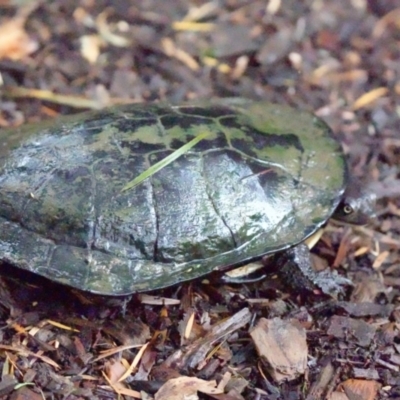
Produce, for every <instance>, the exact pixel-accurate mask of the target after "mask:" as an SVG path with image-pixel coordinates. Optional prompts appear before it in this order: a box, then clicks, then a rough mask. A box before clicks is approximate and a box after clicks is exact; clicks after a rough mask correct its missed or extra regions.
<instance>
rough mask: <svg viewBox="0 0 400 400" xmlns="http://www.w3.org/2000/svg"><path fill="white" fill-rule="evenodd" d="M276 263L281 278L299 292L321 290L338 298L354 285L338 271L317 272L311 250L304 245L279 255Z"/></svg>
mask: <svg viewBox="0 0 400 400" xmlns="http://www.w3.org/2000/svg"><path fill="white" fill-rule="evenodd" d="M275 263H276V265H275V267H276V270H277V273H278V275H279V277H280V278H281V279H282V280H284V281H285V282H287V283H288V284H289V285H290V286H291V287H293V288H294V289H297V290H299V292H301V291H304V290H306V291H314V290H315V289H320V290H321V291H322V292H323V293H324V294H327V295H329V296H332V297H335V298H336V297H337V296H338V294H341V293H343V291H344V287H345V286H352V285H353V283H352V282H351V281H350V280H349V279H347V278H344V277H342V276H340V275H339V274H338V273H337V272H336V271H330V270H329V269H326V270H324V271H320V272H317V271H315V270H314V268H313V266H312V261H311V257H310V250H309V248H308V247H307V245H306V244H304V243H301V244H299V245H297V246H295V247H293V248H292V249H289V250H287V251H285V252H284V253H283V254H282V253H281V254H279V255H277V256H276V260H275Z"/></svg>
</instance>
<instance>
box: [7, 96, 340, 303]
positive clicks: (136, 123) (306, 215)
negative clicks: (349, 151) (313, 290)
mask: <svg viewBox="0 0 400 400" xmlns="http://www.w3.org/2000/svg"><path fill="white" fill-rule="evenodd" d="M204 132H209V133H210V134H209V135H208V136H207V137H206V138H205V139H203V140H201V141H200V142H199V143H198V144H196V145H195V146H194V147H192V148H191V149H190V150H189V151H187V152H186V153H185V154H183V155H182V156H180V157H179V158H178V159H177V160H176V161H174V162H173V163H171V164H169V165H167V166H166V167H164V168H163V169H161V170H160V171H158V172H157V173H156V174H154V175H153V176H151V177H150V178H149V179H147V180H145V181H144V182H143V183H141V184H140V185H139V186H137V187H135V188H133V189H130V190H127V191H123V190H122V189H123V188H124V187H125V185H127V183H129V182H130V181H132V180H133V179H134V178H136V177H137V176H138V175H140V174H141V173H142V172H143V171H145V170H147V169H148V168H149V167H150V166H151V165H153V164H154V163H156V162H158V161H160V160H162V159H164V158H165V157H166V156H168V155H169V154H171V152H173V151H174V150H177V149H179V148H181V147H182V146H183V145H184V144H185V143H187V142H189V141H190V140H191V139H193V138H195V137H196V136H198V135H199V134H201V133H204ZM346 182H347V167H346V163H345V159H344V155H343V152H342V150H341V147H340V146H339V144H338V143H337V141H336V140H335V139H334V137H333V136H332V134H331V131H330V129H329V128H328V126H327V125H326V124H325V123H324V122H322V121H321V120H320V119H318V118H316V117H315V116H312V115H310V114H308V113H304V112H299V111H296V110H293V109H291V108H288V107H285V106H281V105H275V104H271V103H267V102H251V101H248V100H244V99H225V100H219V101H215V102H213V103H207V104H204V103H194V104H190V103H189V104H183V105H178V106H171V105H165V104H151V105H148V104H140V105H139V104H138V105H136V104H135V105H126V106H122V107H115V108H111V109H106V110H103V111H96V112H90V113H84V114H79V115H76V116H72V117H67V118H62V119H60V120H57V122H51V123H47V124H45V125H43V124H42V125H38V126H32V125H30V126H29V125H28V126H25V127H23V128H22V129H20V130H14V131H12V132H11V131H4V130H3V131H1V132H0V260H2V261H5V262H7V263H10V264H12V265H15V266H17V267H20V268H24V269H27V270H30V271H33V272H35V273H37V274H40V275H43V276H45V277H47V278H50V279H53V280H55V281H59V282H62V283H64V284H67V285H70V286H73V287H76V288H79V289H83V290H87V291H90V292H95V293H101V294H107V295H122V294H129V293H132V292H139V291H146V290H152V289H157V288H161V287H165V286H169V285H173V284H176V283H178V282H182V281H186V280H189V279H193V278H196V277H199V276H202V275H204V274H207V273H209V272H210V271H212V270H215V269H218V268H224V267H227V266H234V265H239V264H243V263H244V262H246V261H249V260H253V259H257V258H260V257H261V256H263V255H265V254H268V253H272V252H276V251H280V250H283V249H286V248H289V247H291V246H294V245H296V244H297V243H299V242H301V241H303V240H304V239H305V238H307V237H308V236H310V235H311V234H313V233H314V232H315V231H316V230H318V229H319V228H320V227H321V226H322V225H323V224H324V223H325V222H326V221H327V219H328V218H329V217H330V216H331V215H332V213H333V212H334V210H335V208H336V207H337V205H338V203H339V201H340V199H341V197H342V195H343V192H344V189H345V186H346Z"/></svg>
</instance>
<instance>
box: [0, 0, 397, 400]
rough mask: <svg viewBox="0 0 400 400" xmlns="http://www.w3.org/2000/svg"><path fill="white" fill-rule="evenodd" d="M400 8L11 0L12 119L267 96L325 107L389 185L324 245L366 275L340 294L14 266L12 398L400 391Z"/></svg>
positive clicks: (2, 118) (6, 303) (5, 123)
mask: <svg viewBox="0 0 400 400" xmlns="http://www.w3.org/2000/svg"><path fill="white" fill-rule="evenodd" d="M395 3H396V2H394V1H390V0H382V1H372V0H371V1H368V0H354V1H348V0H335V1H328V0H320V1H296V0H287V1H285V2H281V1H280V0H270V1H268V2H266V1H264V0H225V1H214V0H211V1H209V2H206V1H193V2H188V1H187V0H169V1H165V0H142V1H137V2H136V1H128V0H119V1H115V0H109V1H93V0H85V1H81V2H74V1H67V0H54V1H51V2H44V1H30V2H21V1H16V0H3V1H0V78H1V79H0V82H1V86H0V131H1V129H3V128H13V127H16V126H19V125H22V124H25V123H27V122H35V121H40V120H44V119H50V118H56V117H57V116H59V115H61V114H73V113H76V112H79V111H82V110H87V109H98V108H101V107H106V106H110V105H115V104H125V103H129V102H153V101H159V100H161V101H169V102H173V103H179V102H183V101H190V100H193V99H202V98H204V99H207V98H218V97H227V96H228V97H238V96H240V97H247V98H251V99H254V100H258V99H265V100H270V101H273V102H277V103H282V104H289V105H291V106H293V107H296V108H299V109H303V110H307V111H311V112H313V113H315V114H316V115H318V116H319V117H321V118H322V119H324V120H325V121H326V122H327V123H328V124H329V125H330V126H331V127H332V129H333V130H334V132H335V134H336V135H337V137H338V139H339V140H340V142H341V143H342V145H343V148H344V150H345V152H346V154H347V156H348V160H349V165H350V169H351V172H352V175H353V176H354V177H356V178H358V179H360V180H362V181H363V182H364V184H365V186H366V187H367V188H368V190H370V191H371V192H373V193H375V194H376V196H377V207H376V211H377V212H376V217H375V218H374V219H373V220H372V221H371V223H370V224H369V225H368V226H364V227H349V226H340V225H335V224H329V226H328V227H327V229H326V232H325V233H324V235H323V237H322V240H320V242H319V243H318V244H317V246H316V248H315V249H313V253H314V255H315V258H316V261H317V262H316V264H318V265H319V264H323V266H324V267H326V266H328V267H329V268H333V269H336V270H337V271H338V272H339V273H340V274H342V275H343V276H346V277H347V278H349V279H351V281H352V282H353V285H354V286H353V287H350V288H348V290H347V291H346V293H344V294H343V295H342V296H339V298H330V297H328V296H325V295H324V294H323V293H321V291H319V290H317V289H316V290H314V291H313V292H310V293H307V294H306V295H305V294H304V293H298V292H295V291H293V290H292V289H290V287H287V286H286V285H285V284H284V283H283V282H281V281H280V280H279V279H277V278H276V277H275V276H271V277H270V278H268V279H265V280H264V281H261V282H256V283H246V284H242V285H233V284H224V283H221V282H219V281H216V280H215V281H214V278H213V277H210V278H209V279H207V280H204V279H199V280H196V281H194V282H187V283H183V284H180V285H177V286H175V287H172V288H167V289H164V290H159V291H155V292H152V293H146V294H137V295H134V296H133V297H132V299H130V300H129V301H126V299H121V298H104V297H101V296H96V295H90V294H87V293H83V292H79V291H77V290H72V289H70V288H67V287H64V286H61V285H57V284H55V283H54V282H50V281H47V280H45V279H42V278H39V277H37V276H35V275H31V274H29V273H27V272H23V273H21V272H20V271H15V268H11V267H10V266H7V265H4V264H2V265H1V280H0V327H1V329H0V367H1V371H2V372H1V382H0V398H1V399H8V398H10V399H14V400H16V399H42V398H52V399H61V398H62V399H69V400H72V399H86V398H87V399H113V398H138V399H152V398H154V399H163V400H164V399H184V398H190V399H196V398H201V399H221V400H240V399H308V400H312V399H332V400H353V399H396V398H400V334H399V330H400V262H399V261H400V256H399V254H400V252H399V249H400V200H399V198H400V169H399V165H400V150H399V149H400V135H399V131H400V118H399V114H400V109H399V104H400V101H399V100H400V24H399V21H400V8H395V6H396V4H395ZM398 6H400V5H399V4H398ZM0 146H1V143H0ZM0 157H1V152H0ZM0 159H1V158H0Z"/></svg>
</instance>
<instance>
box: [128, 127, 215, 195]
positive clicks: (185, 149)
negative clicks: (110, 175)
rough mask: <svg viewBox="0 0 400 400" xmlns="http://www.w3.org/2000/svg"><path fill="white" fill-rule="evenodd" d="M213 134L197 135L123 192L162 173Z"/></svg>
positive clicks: (142, 174)
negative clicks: (165, 168) (162, 170)
mask: <svg viewBox="0 0 400 400" xmlns="http://www.w3.org/2000/svg"><path fill="white" fill-rule="evenodd" d="M210 133H211V132H203V133H200V134H199V135H197V136H196V137H195V138H193V139H192V140H191V141H190V142H187V143H186V144H184V145H183V146H182V147H180V148H179V149H176V150H175V151H174V152H173V153H171V154H170V155H169V156H167V157H165V158H164V159H162V160H161V161H159V162H158V163H156V164H154V165H152V166H151V167H150V168H148V169H147V170H146V171H144V172H142V173H141V174H140V175H139V176H137V177H136V178H135V179H134V180H133V181H130V182H129V183H127V184H126V185H125V186H124V187H123V188H122V190H121V192H125V191H127V190H130V189H133V188H135V187H136V186H138V185H140V184H141V183H142V182H143V181H145V180H146V179H148V178H150V177H151V176H152V175H154V174H155V173H157V172H158V171H160V170H161V169H162V168H164V167H166V166H167V165H168V164H171V163H172V162H173V161H175V160H176V159H177V158H179V157H180V156H182V155H183V154H185V153H187V152H188V151H189V150H190V149H191V148H192V147H194V146H195V145H196V144H197V143H199V142H200V141H201V140H203V139H204V138H206V137H207V136H208V135H210Z"/></svg>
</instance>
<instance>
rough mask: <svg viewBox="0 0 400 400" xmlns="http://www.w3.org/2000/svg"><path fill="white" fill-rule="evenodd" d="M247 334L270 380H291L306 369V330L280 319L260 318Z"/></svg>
mask: <svg viewBox="0 0 400 400" xmlns="http://www.w3.org/2000/svg"><path fill="white" fill-rule="evenodd" d="M250 335H251V337H252V339H253V342H254V345H255V346H256V349H257V352H258V354H259V356H260V357H261V359H262V360H263V362H264V363H265V365H266V366H267V368H268V370H269V373H270V374H271V376H272V377H273V379H274V380H275V381H277V382H281V381H284V380H289V381H290V380H292V379H295V378H297V377H298V376H299V375H302V374H304V372H305V370H306V368H307V354H308V347H307V342H306V331H305V329H303V328H301V327H298V326H296V325H294V324H293V323H291V322H289V321H284V320H282V319H280V318H274V319H270V320H267V319H265V318H261V319H260V320H259V321H258V323H257V325H256V326H255V327H254V328H253V329H252V330H251V332H250Z"/></svg>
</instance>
